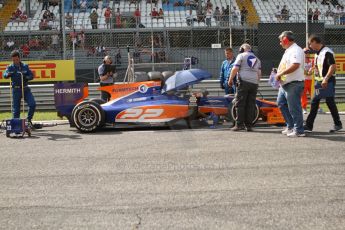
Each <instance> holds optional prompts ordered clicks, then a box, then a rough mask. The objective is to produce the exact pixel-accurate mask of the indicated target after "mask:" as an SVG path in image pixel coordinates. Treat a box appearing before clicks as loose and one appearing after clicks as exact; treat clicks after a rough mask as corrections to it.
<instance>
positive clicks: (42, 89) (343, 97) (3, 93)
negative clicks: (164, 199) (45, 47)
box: [0, 77, 345, 112]
mask: <svg viewBox="0 0 345 230" xmlns="http://www.w3.org/2000/svg"><path fill="white" fill-rule="evenodd" d="M267 81H268V80H267V79H261V82H260V86H259V93H258V97H263V98H265V99H268V100H272V101H275V100H276V97H277V90H275V89H273V88H272V87H271V86H270V85H269V84H268V83H267ZM30 87H31V90H32V92H33V94H34V96H35V98H36V103H37V110H39V111H44V110H46V111H47V110H55V106H54V85H53V84H45V85H31V86H30ZM98 87H99V84H97V83H91V84H89V97H88V98H100V91H97V90H96V89H97V88H98ZM200 89H207V90H208V91H209V92H210V96H222V95H224V92H223V90H221V89H220V87H219V81H218V80H205V81H203V82H201V83H199V84H196V85H194V88H193V91H197V90H200ZM336 102H342V103H344V102H345V77H337V85H336ZM10 104H11V101H10V91H9V86H0V112H8V111H10Z"/></svg>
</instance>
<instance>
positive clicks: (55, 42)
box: [51, 32, 59, 52]
mask: <svg viewBox="0 0 345 230" xmlns="http://www.w3.org/2000/svg"><path fill="white" fill-rule="evenodd" d="M51 41H52V43H51V47H52V49H53V50H54V51H56V52H57V51H58V48H59V34H58V33H57V32H56V33H54V34H52V36H51Z"/></svg>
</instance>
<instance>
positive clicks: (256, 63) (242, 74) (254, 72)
mask: <svg viewBox="0 0 345 230" xmlns="http://www.w3.org/2000/svg"><path fill="white" fill-rule="evenodd" d="M236 76H237V92H236V95H235V100H234V102H233V104H234V106H235V109H236V114H237V118H236V124H235V126H234V127H233V128H231V130H232V131H240V130H244V129H246V131H247V132H250V131H253V129H252V125H253V123H252V122H253V120H254V114H255V107H256V94H257V90H258V86H259V81H260V78H261V61H260V60H259V58H257V57H256V56H255V55H254V53H253V52H252V48H251V46H250V45H249V44H247V43H244V44H242V45H241V47H240V54H239V55H237V57H236V60H235V63H234V67H233V68H232V69H231V73H230V77H229V81H228V85H229V87H232V86H233V85H234V79H235V77H236Z"/></svg>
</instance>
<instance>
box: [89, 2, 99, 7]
mask: <svg viewBox="0 0 345 230" xmlns="http://www.w3.org/2000/svg"><path fill="white" fill-rule="evenodd" d="M89 8H90V9H98V1H97V0H93V1H92V2H91V4H90V5H89Z"/></svg>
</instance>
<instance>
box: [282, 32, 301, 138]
mask: <svg viewBox="0 0 345 230" xmlns="http://www.w3.org/2000/svg"><path fill="white" fill-rule="evenodd" d="M279 40H280V45H281V46H282V47H283V49H285V52H284V55H283V57H282V59H281V61H280V64H279V67H278V72H277V74H276V80H277V81H280V84H281V87H280V88H279V93H278V97H277V104H278V107H279V108H280V111H281V113H282V114H283V117H284V119H285V122H286V124H287V127H286V128H285V129H284V130H283V131H282V134H284V135H287V136H288V137H304V136H305V133H304V129H303V112H302V106H301V95H302V92H303V89H304V66H303V64H304V58H305V57H304V51H303V49H302V48H301V47H299V46H298V45H297V44H296V43H295V36H294V34H293V33H292V32H291V31H284V32H283V33H281V35H280V36H279Z"/></svg>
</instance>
